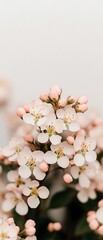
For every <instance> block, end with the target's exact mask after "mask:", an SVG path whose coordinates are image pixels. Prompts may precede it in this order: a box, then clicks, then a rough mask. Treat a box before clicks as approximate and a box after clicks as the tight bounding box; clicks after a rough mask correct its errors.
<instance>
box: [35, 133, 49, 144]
mask: <svg viewBox="0 0 103 240" xmlns="http://www.w3.org/2000/svg"><path fill="white" fill-rule="evenodd" d="M37 138H38V142H40V143H46V142H47V141H48V133H39V135H38V137H37Z"/></svg>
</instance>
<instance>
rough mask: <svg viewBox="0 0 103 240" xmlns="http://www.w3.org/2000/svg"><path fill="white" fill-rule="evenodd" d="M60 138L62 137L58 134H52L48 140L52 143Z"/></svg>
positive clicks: (55, 143) (54, 143) (57, 141)
mask: <svg viewBox="0 0 103 240" xmlns="http://www.w3.org/2000/svg"><path fill="white" fill-rule="evenodd" d="M61 139H62V137H61V136H59V135H52V136H51V137H50V141H51V143H52V144H53V145H57V144H59V143H60V142H61Z"/></svg>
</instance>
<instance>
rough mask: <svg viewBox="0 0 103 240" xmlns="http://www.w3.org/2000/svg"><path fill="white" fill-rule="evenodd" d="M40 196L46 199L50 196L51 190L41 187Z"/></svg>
mask: <svg viewBox="0 0 103 240" xmlns="http://www.w3.org/2000/svg"><path fill="white" fill-rule="evenodd" d="M38 195H39V197H40V198H42V199H46V198H48V196H49V190H48V189H47V188H46V187H44V186H42V187H39V189H38Z"/></svg>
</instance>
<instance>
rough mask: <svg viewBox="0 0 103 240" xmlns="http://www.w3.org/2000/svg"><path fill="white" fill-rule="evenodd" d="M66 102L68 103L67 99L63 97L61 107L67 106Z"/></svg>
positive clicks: (60, 101)
mask: <svg viewBox="0 0 103 240" xmlns="http://www.w3.org/2000/svg"><path fill="white" fill-rule="evenodd" d="M66 104H67V99H65V98H62V99H60V100H59V106H60V107H65V106H66Z"/></svg>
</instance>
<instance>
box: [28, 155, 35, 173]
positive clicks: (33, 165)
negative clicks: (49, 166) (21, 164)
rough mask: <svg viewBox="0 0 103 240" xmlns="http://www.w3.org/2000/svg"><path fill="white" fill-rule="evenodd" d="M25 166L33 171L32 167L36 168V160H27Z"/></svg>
mask: <svg viewBox="0 0 103 240" xmlns="http://www.w3.org/2000/svg"><path fill="white" fill-rule="evenodd" d="M26 166H27V167H29V168H30V169H31V170H33V169H34V167H36V160H35V159H34V158H33V157H31V158H29V160H28V161H27V163H26Z"/></svg>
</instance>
